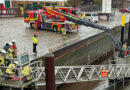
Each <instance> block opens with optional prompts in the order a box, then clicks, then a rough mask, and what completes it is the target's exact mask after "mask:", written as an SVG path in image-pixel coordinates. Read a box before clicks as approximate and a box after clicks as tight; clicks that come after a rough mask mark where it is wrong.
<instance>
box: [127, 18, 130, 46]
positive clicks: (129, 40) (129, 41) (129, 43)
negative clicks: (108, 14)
mask: <svg viewBox="0 0 130 90" xmlns="http://www.w3.org/2000/svg"><path fill="white" fill-rule="evenodd" d="M127 46H130V19H129V30H128V40H127Z"/></svg>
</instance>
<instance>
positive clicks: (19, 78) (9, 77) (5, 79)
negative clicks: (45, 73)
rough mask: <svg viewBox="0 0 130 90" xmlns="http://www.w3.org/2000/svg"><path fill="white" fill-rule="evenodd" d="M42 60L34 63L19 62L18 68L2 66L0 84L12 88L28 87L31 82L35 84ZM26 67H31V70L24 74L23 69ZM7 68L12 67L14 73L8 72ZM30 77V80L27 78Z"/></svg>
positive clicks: (0, 68) (0, 67)
mask: <svg viewBox="0 0 130 90" xmlns="http://www.w3.org/2000/svg"><path fill="white" fill-rule="evenodd" d="M40 66H41V62H39V61H35V62H33V63H27V64H24V65H20V64H17V65H16V68H15V67H14V68H13V67H12V68H9V67H7V66H0V86H6V87H11V88H21V90H23V88H24V87H27V86H28V85H30V84H33V83H34V84H35V81H36V79H37V76H38V74H39V68H38V67H40ZM25 67H29V69H30V72H29V73H28V74H23V73H22V71H23V70H24V68H25ZM7 69H10V70H11V71H12V72H13V73H12V74H8V73H7ZM27 78H30V80H27Z"/></svg>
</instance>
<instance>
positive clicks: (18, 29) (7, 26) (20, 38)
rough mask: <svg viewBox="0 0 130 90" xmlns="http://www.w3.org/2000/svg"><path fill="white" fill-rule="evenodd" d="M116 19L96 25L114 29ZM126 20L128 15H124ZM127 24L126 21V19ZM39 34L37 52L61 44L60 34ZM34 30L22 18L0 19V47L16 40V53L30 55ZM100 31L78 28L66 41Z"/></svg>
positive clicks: (50, 32)
mask: <svg viewBox="0 0 130 90" xmlns="http://www.w3.org/2000/svg"><path fill="white" fill-rule="evenodd" d="M117 15H118V17H117V16H116V17H115V21H109V22H106V21H103V22H100V23H98V24H101V25H104V26H108V27H114V26H116V25H120V23H121V21H120V17H121V13H117ZM126 17H127V18H128V17H129V15H126ZM126 22H128V19H126ZM37 31H38V32H39V33H40V36H39V37H38V40H39V42H38V51H41V50H44V49H48V48H49V47H52V46H57V45H58V44H60V43H63V42H64V40H63V37H62V35H61V34H60V33H58V32H54V31H48V30H37ZM35 32H36V31H35V30H34V29H30V28H29V26H28V25H26V24H25V23H24V18H22V17H19V18H0V42H1V43H0V47H2V46H4V45H5V43H7V42H10V41H12V40H13V39H16V41H17V42H16V44H17V47H18V52H19V53H23V52H24V51H28V52H29V53H32V37H33V35H34V34H35ZM100 32H102V31H100V30H98V29H93V28H91V27H85V26H80V28H79V31H75V32H72V33H67V35H66V41H69V42H72V41H73V40H77V39H79V38H81V37H85V38H86V37H90V36H93V35H96V34H98V33H100Z"/></svg>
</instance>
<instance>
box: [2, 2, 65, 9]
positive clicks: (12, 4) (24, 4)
mask: <svg viewBox="0 0 130 90" xmlns="http://www.w3.org/2000/svg"><path fill="white" fill-rule="evenodd" d="M65 1H66V0H4V3H5V7H6V8H12V7H23V8H25V9H26V8H28V9H37V8H38V6H52V4H53V3H54V4H55V5H56V6H64V2H65Z"/></svg>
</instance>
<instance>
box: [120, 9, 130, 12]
mask: <svg viewBox="0 0 130 90" xmlns="http://www.w3.org/2000/svg"><path fill="white" fill-rule="evenodd" d="M119 11H120V12H125V13H130V8H121V9H119Z"/></svg>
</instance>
